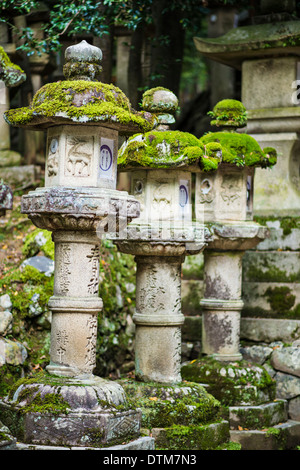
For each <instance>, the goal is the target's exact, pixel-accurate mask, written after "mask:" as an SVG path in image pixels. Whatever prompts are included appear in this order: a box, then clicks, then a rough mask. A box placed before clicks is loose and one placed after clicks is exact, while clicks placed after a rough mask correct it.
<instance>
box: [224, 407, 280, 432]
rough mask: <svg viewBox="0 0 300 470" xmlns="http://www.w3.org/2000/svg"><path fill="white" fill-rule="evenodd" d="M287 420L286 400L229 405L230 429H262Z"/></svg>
mask: <svg viewBox="0 0 300 470" xmlns="http://www.w3.org/2000/svg"><path fill="white" fill-rule="evenodd" d="M287 420H288V403H287V400H276V401H273V402H270V403H264V404H262V405H256V406H231V407H229V423H230V429H232V430H234V429H239V428H243V429H245V428H246V429H247V430H249V429H263V428H268V427H270V426H274V425H276V424H279V423H283V422H285V421H287Z"/></svg>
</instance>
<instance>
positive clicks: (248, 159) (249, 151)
mask: <svg viewBox="0 0 300 470" xmlns="http://www.w3.org/2000/svg"><path fill="white" fill-rule="evenodd" d="M200 141H201V142H202V144H203V145H206V146H207V144H209V143H212V142H215V143H219V144H221V146H222V161H223V162H224V163H230V164H234V165H237V166H249V167H251V166H259V167H261V168H267V167H271V166H273V165H275V163H276V161H277V153H276V150H275V149H274V148H272V147H266V148H265V149H261V147H260V145H259V144H258V142H257V141H256V140H255V139H254V138H253V137H252V136H250V135H248V134H239V133H237V132H229V131H221V132H209V133H208V134H206V135H204V136H203V137H201V138H200Z"/></svg>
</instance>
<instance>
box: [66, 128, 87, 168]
mask: <svg viewBox="0 0 300 470" xmlns="http://www.w3.org/2000/svg"><path fill="white" fill-rule="evenodd" d="M93 148H94V146H93V137H92V138H89V137H75V136H69V137H68V138H67V160H66V166H65V176H90V173H91V161H92V156H93Z"/></svg>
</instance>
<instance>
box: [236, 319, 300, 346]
mask: <svg viewBox="0 0 300 470" xmlns="http://www.w3.org/2000/svg"><path fill="white" fill-rule="evenodd" d="M241 338H242V339H248V340H251V341H256V342H259V341H261V342H266V343H271V342H273V341H277V340H279V341H283V342H285V343H290V342H291V341H293V340H295V339H297V338H300V320H277V319H268V318H243V317H242V320H241Z"/></svg>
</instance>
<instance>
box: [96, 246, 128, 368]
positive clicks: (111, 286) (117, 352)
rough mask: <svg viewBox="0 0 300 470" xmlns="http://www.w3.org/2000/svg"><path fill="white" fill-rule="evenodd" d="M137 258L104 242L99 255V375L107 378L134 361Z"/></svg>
mask: <svg viewBox="0 0 300 470" xmlns="http://www.w3.org/2000/svg"><path fill="white" fill-rule="evenodd" d="M135 274H136V264H135V261H134V257H133V256H131V255H126V254H123V253H120V252H119V251H118V250H117V248H116V247H115V246H114V245H113V243H112V242H111V241H109V240H103V242H102V245H101V253H100V285H99V295H100V297H101V298H102V300H103V310H102V312H101V313H100V315H99V322H98V340H97V367H96V372H95V373H96V374H98V375H100V376H107V375H109V373H112V372H115V371H116V369H120V367H122V365H123V364H124V363H125V362H128V361H129V362H130V361H132V360H133V333H132V330H131V329H130V325H131V322H132V320H131V316H132V315H133V313H134V306H135Z"/></svg>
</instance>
